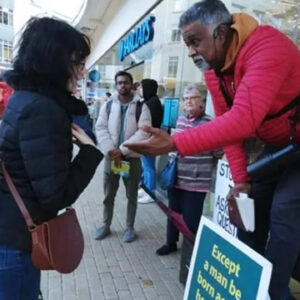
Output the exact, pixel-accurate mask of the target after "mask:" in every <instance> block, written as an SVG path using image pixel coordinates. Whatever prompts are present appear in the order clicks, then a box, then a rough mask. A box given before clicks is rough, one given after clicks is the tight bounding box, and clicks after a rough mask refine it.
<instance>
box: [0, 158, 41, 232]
mask: <svg viewBox="0 0 300 300" xmlns="http://www.w3.org/2000/svg"><path fill="white" fill-rule="evenodd" d="M1 168H2V172H3V175H4V178H5V181H6V183H7V185H8V188H9V190H10V192H11V194H12V195H13V198H14V199H15V201H16V203H17V205H18V207H19V209H20V211H21V213H22V215H23V216H24V219H25V222H26V224H27V226H28V228H29V230H31V229H33V228H35V227H36V225H35V224H34V222H33V220H32V218H31V216H30V214H29V212H28V210H27V208H26V206H25V204H24V201H23V199H22V198H21V196H20V194H19V192H18V191H17V188H16V186H15V185H14V183H13V181H12V179H11V177H10V175H9V174H8V172H7V170H6V168H5V165H4V163H3V162H2V161H1Z"/></svg>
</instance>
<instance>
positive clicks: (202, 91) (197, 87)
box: [183, 83, 207, 101]
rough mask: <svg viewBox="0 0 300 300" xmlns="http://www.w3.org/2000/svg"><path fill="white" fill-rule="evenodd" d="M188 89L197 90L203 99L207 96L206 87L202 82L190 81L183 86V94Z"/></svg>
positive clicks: (188, 90)
mask: <svg viewBox="0 0 300 300" xmlns="http://www.w3.org/2000/svg"><path fill="white" fill-rule="evenodd" d="M190 91H197V92H198V94H199V95H200V97H201V98H202V99H203V100H204V101H205V98H206V96H207V89H206V86H205V85H204V84H200V83H192V84H189V85H187V86H186V87H184V90H183V94H186V93H188V92H190Z"/></svg>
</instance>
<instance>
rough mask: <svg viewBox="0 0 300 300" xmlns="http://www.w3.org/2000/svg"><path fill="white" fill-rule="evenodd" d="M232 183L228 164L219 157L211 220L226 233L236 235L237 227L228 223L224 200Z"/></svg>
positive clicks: (226, 204) (226, 207)
mask: <svg viewBox="0 0 300 300" xmlns="http://www.w3.org/2000/svg"><path fill="white" fill-rule="evenodd" d="M233 185H234V184H233V180H232V177H231V173H230V169H229V164H228V162H226V161H225V160H222V159H220V160H219V161H218V168H217V178H216V188H215V202H214V210H213V221H214V222H215V223H216V224H218V225H220V226H221V227H222V228H223V229H225V230H226V231H227V232H228V233H230V234H232V235H233V236H236V234H237V228H236V227H235V226H234V225H233V224H231V223H230V220H229V215H228V203H227V200H226V196H227V194H228V192H229V190H230V188H232V187H233Z"/></svg>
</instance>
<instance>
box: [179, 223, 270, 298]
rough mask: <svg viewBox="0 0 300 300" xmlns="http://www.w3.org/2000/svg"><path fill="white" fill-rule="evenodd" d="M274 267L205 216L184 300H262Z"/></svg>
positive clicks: (265, 294)
mask: <svg viewBox="0 0 300 300" xmlns="http://www.w3.org/2000/svg"><path fill="white" fill-rule="evenodd" d="M271 271H272V264H271V263H270V262H269V261H267V260H266V259H265V258H263V257H262V256H261V255H259V254H258V253H256V252H255V251H254V250H252V249H251V248H249V247H248V246H246V245H245V244H243V243H242V242H240V241H239V240H237V239H236V238H235V237H233V236H232V235H230V234H229V233H227V232H226V231H224V230H223V229H222V228H220V227H219V226H218V225H216V224H214V223H213V222H212V221H210V220H208V219H207V218H205V217H202V218H201V222H200V225H199V229H198V232H197V237H196V242H195V246H194V251H193V256H192V260H191V265H190V270H189V275H188V280H187V284H186V289H185V293H184V300H250V299H251V300H255V299H256V300H262V299H266V298H267V297H268V288H269V283H270V278H271Z"/></svg>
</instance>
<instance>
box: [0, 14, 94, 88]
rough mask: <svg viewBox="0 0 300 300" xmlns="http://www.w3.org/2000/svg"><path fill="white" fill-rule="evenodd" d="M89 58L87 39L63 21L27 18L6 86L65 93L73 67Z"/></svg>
mask: <svg viewBox="0 0 300 300" xmlns="http://www.w3.org/2000/svg"><path fill="white" fill-rule="evenodd" d="M89 54H90V41H89V38H88V37H87V36H86V35H84V34H83V33H80V32H79V31H78V30H76V29H75V28H73V27H72V26H71V25H69V24H67V23H66V22H64V21H60V20H57V19H53V18H49V17H43V18H31V19H30V20H29V21H28V23H27V24H26V27H25V29H24V31H23V33H22V36H21V39H20V41H19V44H18V53H17V55H16V57H15V59H14V62H13V70H10V71H7V72H6V73H5V74H4V78H5V80H6V82H7V83H8V84H9V85H10V86H12V88H14V89H16V90H18V89H33V90H39V89H51V88H55V89H58V90H61V91H67V84H68V81H69V80H70V79H71V78H72V77H73V76H74V71H75V68H74V67H75V66H76V64H80V63H82V61H84V60H85V59H86V57H87V56H88V55H89Z"/></svg>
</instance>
